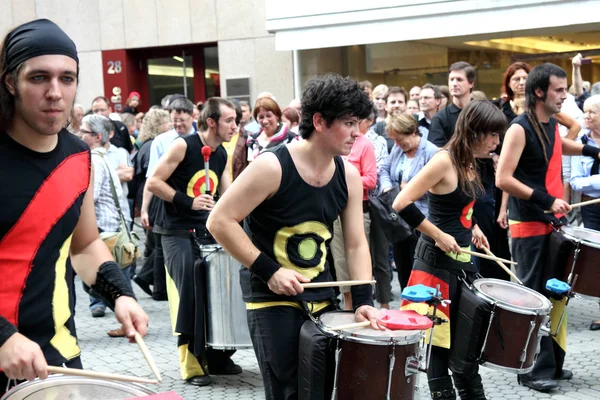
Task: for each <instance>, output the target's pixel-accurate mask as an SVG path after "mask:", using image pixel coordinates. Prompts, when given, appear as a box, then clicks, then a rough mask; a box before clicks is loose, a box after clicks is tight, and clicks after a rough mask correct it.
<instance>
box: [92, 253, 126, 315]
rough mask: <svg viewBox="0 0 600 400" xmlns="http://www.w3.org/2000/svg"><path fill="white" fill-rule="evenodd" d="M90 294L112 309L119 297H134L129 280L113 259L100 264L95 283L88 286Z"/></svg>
mask: <svg viewBox="0 0 600 400" xmlns="http://www.w3.org/2000/svg"><path fill="white" fill-rule="evenodd" d="M90 295H92V296H95V297H99V298H100V299H101V300H102V301H103V302H104V304H106V305H107V306H108V307H109V308H110V309H111V310H113V311H114V309H115V302H116V301H117V299H118V298H119V297H121V296H129V297H133V298H134V299H135V294H134V293H133V288H132V287H131V282H130V281H129V279H127V278H125V275H123V272H121V268H120V267H119V264H117V263H116V262H114V261H107V262H105V263H103V264H102V265H100V268H99V269H98V273H97V274H96V283H94V284H93V285H92V286H91V288H90Z"/></svg>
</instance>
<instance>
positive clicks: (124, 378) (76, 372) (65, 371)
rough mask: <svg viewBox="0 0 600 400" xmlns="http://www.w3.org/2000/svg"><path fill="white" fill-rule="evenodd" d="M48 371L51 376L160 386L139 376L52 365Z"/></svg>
mask: <svg viewBox="0 0 600 400" xmlns="http://www.w3.org/2000/svg"><path fill="white" fill-rule="evenodd" d="M46 369H47V370H48V372H49V373H51V374H62V375H72V376H83V377H85V378H96V379H105V380H109V381H121V382H135V383H148V384H153V385H156V384H158V382H157V381H154V380H151V379H145V378H138V377H137V376H129V375H120V374H110V373H107V372H95V371H86V370H83V369H77V368H63V367H53V366H50V365H49V366H48V367H47V368H46Z"/></svg>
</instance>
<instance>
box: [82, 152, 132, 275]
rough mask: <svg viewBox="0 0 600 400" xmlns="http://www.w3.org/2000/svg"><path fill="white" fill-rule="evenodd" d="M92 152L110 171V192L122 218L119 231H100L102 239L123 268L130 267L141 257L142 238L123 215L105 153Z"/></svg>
mask: <svg viewBox="0 0 600 400" xmlns="http://www.w3.org/2000/svg"><path fill="white" fill-rule="evenodd" d="M92 154H96V155H99V156H100V157H101V158H102V161H104V165H106V168H107V170H108V172H109V174H108V180H109V183H110V192H111V195H112V198H113V201H114V203H115V207H116V208H117V211H118V212H119V219H120V222H119V231H118V232H102V233H100V239H102V241H103V242H104V244H106V246H107V247H108V249H109V250H110V252H111V254H112V256H113V258H114V259H115V261H116V263H117V264H119V266H120V267H121V268H125V267H129V266H130V265H131V264H133V262H134V261H135V259H137V258H138V257H140V252H139V250H138V245H139V243H140V238H139V236H138V234H137V233H135V232H131V231H130V230H129V228H128V227H127V222H126V221H125V217H124V216H123V212H122V211H121V205H120V203H119V198H118V197H117V190H116V188H115V183H114V182H113V179H112V174H111V173H110V167H109V166H108V163H107V162H106V160H105V159H104V155H103V154H100V153H92Z"/></svg>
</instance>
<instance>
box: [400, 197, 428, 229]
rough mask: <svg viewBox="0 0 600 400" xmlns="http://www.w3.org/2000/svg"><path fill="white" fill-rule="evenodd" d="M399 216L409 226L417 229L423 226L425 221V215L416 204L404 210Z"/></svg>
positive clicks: (411, 204)
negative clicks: (422, 223)
mask: <svg viewBox="0 0 600 400" xmlns="http://www.w3.org/2000/svg"><path fill="white" fill-rule="evenodd" d="M398 215H399V216H400V217H401V218H402V219H403V220H405V221H406V223H407V224H408V225H410V226H411V227H413V228H415V229H416V228H417V226H419V225H421V222H423V220H424V219H425V215H423V213H422V212H421V210H419V208H418V207H417V206H416V205H415V203H410V204H409V205H407V206H406V207H404V208H403V209H402V210H400V212H399V213H398Z"/></svg>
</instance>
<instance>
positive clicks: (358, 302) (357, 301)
mask: <svg viewBox="0 0 600 400" xmlns="http://www.w3.org/2000/svg"><path fill="white" fill-rule="evenodd" d="M350 293H351V294H352V308H353V309H354V311H356V310H357V309H358V307H360V306H373V286H371V284H370V283H367V284H365V285H356V286H350Z"/></svg>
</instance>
